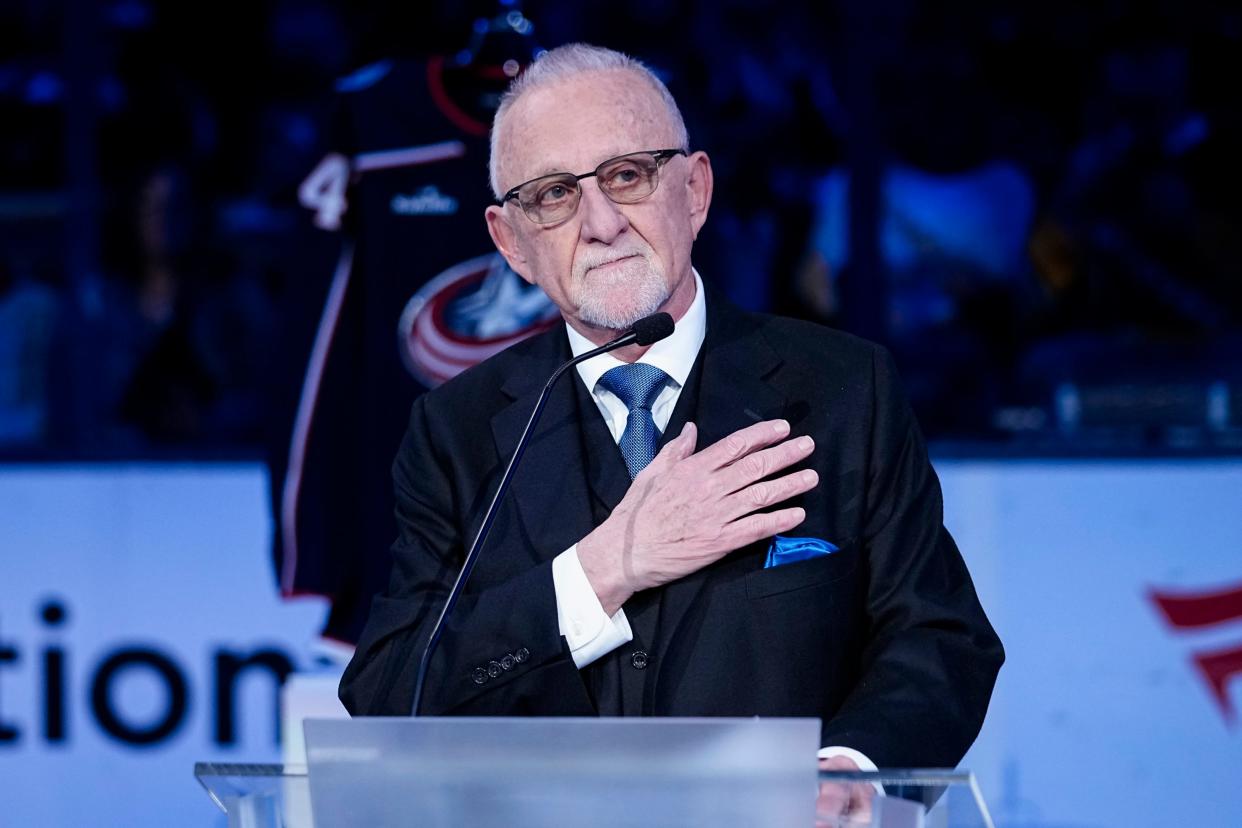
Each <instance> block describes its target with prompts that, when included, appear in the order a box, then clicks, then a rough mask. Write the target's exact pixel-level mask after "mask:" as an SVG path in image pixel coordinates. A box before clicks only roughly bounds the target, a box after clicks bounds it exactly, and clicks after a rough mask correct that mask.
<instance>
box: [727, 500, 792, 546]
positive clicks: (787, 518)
mask: <svg viewBox="0 0 1242 828" xmlns="http://www.w3.org/2000/svg"><path fill="white" fill-rule="evenodd" d="M804 520H806V510H805V509H803V508H802V507H801V506H794V507H791V508H789V509H778V510H776V511H775V512H760V513H758V514H755V515H747V516H746V517H744V518H740V519H738V520H735V521H733V522H732V523H730V524H729V525H728V526H726V527H725V532H726V533H727V535H728V538H729V541H728V546H729V548H730V549H741V548H742V547H743V546H747V545H749V544H752V543H754V542H755V541H757V540H761V539H763V538H769V537H771V536H772V535H779V534H781V533H782V532H788V531H789V530H790V529H793V528H794V527H795V526H797V525H798V524H800V523H802V521H804Z"/></svg>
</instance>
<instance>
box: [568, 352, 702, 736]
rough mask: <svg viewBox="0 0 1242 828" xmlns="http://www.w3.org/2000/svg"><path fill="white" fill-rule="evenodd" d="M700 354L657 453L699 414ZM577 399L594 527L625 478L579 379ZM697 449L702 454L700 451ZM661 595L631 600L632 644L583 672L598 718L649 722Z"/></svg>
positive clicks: (622, 491)
mask: <svg viewBox="0 0 1242 828" xmlns="http://www.w3.org/2000/svg"><path fill="white" fill-rule="evenodd" d="M702 363H703V356H702V349H700V351H699V356H698V358H697V359H696V360H695V363H694V367H693V368H692V369H691V371H690V375H689V376H688V377H687V378H686V384H685V386H684V387H683V388H682V389H681V395H680V396H679V397H678V398H677V404H676V405H675V406H674V407H673V414H672V417H670V418H669V421H668V426H667V427H666V428H665V429H664V432H663V433H662V434H661V435H660V443H659V444H660V447H661V448H662V447H663V446H664V444H665V443H666V442H667V441H668V440H671V439H672V438H674V437H676V436H677V435H678V434H680V433H681V429H682V427H683V426H684V425H685V424H686V422H687V421H688V420H689V419H690V414H691V412H695V411H697V410H698V397H699V376H700V374H701V373H702V370H701V369H702ZM574 387H575V389H576V394H577V399H578V413H579V422H580V423H582V456H583V457H584V458H586V463H585V467H586V475H587V480H586V481H585V483H586V486H587V490H588V491H589V492H590V500H591V513H592V518H593V521H594V524H595V525H596V526H599V525H600V524H601V523H603V522H604V521H605V520H606V519H607V518H608V516H609V515H610V514H611V513H612V510H613V508H614V507H615V506H616V504H617V503H619V502H620V501H621V498H622V497H624V496H625V492H626V489H628V488H629V484H630V475H629V472H628V471H627V469H626V467H625V458H623V457H622V456H621V449H620V448H619V447H618V446H617V442H616V441H615V440H614V439H613V438H612V434H611V433H610V432H609V430H608V424H607V423H605V422H604V418H603V416H602V415H601V414H600V412H599V407H598V406H597V405H596V404H595V400H594V398H593V397H592V396H591V394H590V392H588V391H587V389H586V386H585V384H584V383H583V382H582V380H581V378H580V377H575V378H574ZM699 448H702V446H700V447H699ZM663 593H664V591H663V590H662V589H651V590H646V591H645V592H640V593H638V594H637V595H634V596H632V597H631V598H630V600H628V601H626V602H625V606H624V609H625V617H626V618H627V619H628V620H629V622H630V629H631V630H632V631H633V633H634V639H633V640H632V641H630V642H629V643H628V644H623V645H622V646H620V647H618V648H616V649H615V650H613V651H612V652H610V653H606V654H605V655H603V656H602V657H601V658H599V659H598V660H596V661H594V662H592V663H591V664H589V665H588V666H587V667H586V668H584V669H583V671H582V672H583V679H584V680H585V682H586V685H587V689H588V691H589V692H590V694H591V697H592V698H593V699H594V701H595V707H596V709H597V710H598V711H599V715H601V716H650V715H653V713H654V700H653V698H652V690H653V689H654V686H655V683H654V682H653V681H652V680H651V679H652V677H653V676H654V675H655V671H656V669H657V668H658V666H659V659H660V658H661V655H662V654H661V653H660V652H659V651H658V650H657V649H656V647H655V646H654V645H655V642H656V641H657V639H658V634H659V629H660V604H661V598H662V596H663Z"/></svg>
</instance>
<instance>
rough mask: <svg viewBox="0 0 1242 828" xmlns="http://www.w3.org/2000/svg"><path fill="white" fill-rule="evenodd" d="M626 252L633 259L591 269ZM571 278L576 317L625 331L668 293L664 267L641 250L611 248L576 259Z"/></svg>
mask: <svg viewBox="0 0 1242 828" xmlns="http://www.w3.org/2000/svg"><path fill="white" fill-rule="evenodd" d="M627 254H628V255H632V256H634V258H631V259H627V260H626V261H624V262H619V263H618V264H615V265H612V266H611V267H608V268H604V269H593V268H596V267H598V266H599V265H601V264H604V263H607V262H612V261H615V260H616V259H618V258H620V257H622V256H624V255H627ZM573 277H574V278H573V283H572V288H571V292H570V297H569V298H570V300H571V301H572V302H573V303H574V304H575V305H576V306H577V308H578V318H579V319H581V320H582V321H583V322H586V323H587V324H588V325H596V326H598V327H601V328H607V329H609V330H613V331H624V330H628V329H629V328H630V326H632V325H633V324H634V323H635V322H637V321H638V320H640V319H642V318H643V317H645V316H650V315H651V314H653V313H655V312H656V311H658V310H659V309H660V306H661V305H663V304H664V303H665V302H667V301H668V297H669V295H670V293H669V287H668V280H667V279H666V278H665V273H664V268H663V267H661V266H660V264H659V263H658V262H657V261H655V260H654V259H653V258H651V257H650V256H649V255H648V253H647V251H644V250H633V251H626V252H618V251H615V250H614V251H608V252H607V253H601V254H597V255H594V256H589V257H586V258H583V259H580V260H579V261H578V262H576V263H575V265H574V273H573Z"/></svg>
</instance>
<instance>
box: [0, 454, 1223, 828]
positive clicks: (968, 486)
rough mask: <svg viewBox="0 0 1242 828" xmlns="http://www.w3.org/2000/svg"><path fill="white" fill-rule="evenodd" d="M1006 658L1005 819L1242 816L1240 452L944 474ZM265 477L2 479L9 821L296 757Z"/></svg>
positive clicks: (994, 758)
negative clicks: (279, 721) (207, 764)
mask: <svg viewBox="0 0 1242 828" xmlns="http://www.w3.org/2000/svg"><path fill="white" fill-rule="evenodd" d="M937 468H938V470H939V471H940V474H941V479H942V482H943V484H944V489H945V502H946V510H947V511H946V522H947V523H948V525H949V528H950V529H951V530H952V531H953V533H954V535H955V536H956V538H957V540H958V544H959V546H960V547H961V549H962V552H963V554H964V555H965V557H966V559H967V562H968V563H969V564H970V567H971V571H972V573H973V574H974V577H975V582H976V585H977V587H978V589H979V593H980V596H981V598H982V599H983V602H984V605H985V607H986V608H987V610H988V614H989V615H990V617H991V618H992V620H993V623H994V624H995V626H996V628H997V630H998V631H999V633H1000V635H1001V638H1002V640H1003V641H1004V643H1005V648H1006V651H1007V654H1008V660H1007V662H1006V664H1005V667H1004V668H1003V669H1002V671H1001V675H1000V681H999V683H998V685H997V690H996V695H995V697H994V699H993V704H992V708H991V712H990V713H989V716H988V720H987V722H986V723H985V725H984V730H983V734H982V736H981V737H980V739H979V742H978V743H977V744H976V746H975V748H974V749H973V750H972V751H971V753H970V755H969V756H968V757H967V759H966V760H965V762H963V766H964V767H969V768H972V769H973V770H975V771H976V772H977V773H978V774H979V776H980V781H981V785H982V788H983V792H984V794H985V795H986V797H987V799H988V801H989V803H990V804H991V807H992V811H993V815H994V816H995V817H996V822H997V825H998V826H1000V828H1053V827H1054V826H1055V827H1056V828H1071V826H1072V828H1097V827H1098V828H1111V826H1117V827H1118V828H1121V826H1126V828H1129V826H1134V825H1188V824H1193V825H1196V826H1208V827H1209V828H1212V827H1216V826H1218V827H1219V828H1234V826H1237V825H1239V824H1242V785H1239V784H1238V783H1239V781H1240V780H1242V726H1240V725H1239V715H1238V712H1239V711H1240V710H1242V606H1240V605H1239V602H1240V601H1242V597H1239V596H1242V508H1239V507H1240V506H1242V503H1240V501H1242V462H1236V461H1228V462H1226V461H1202V462H1184V463H1174V462H1132V461H1116V462H1112V461H1110V462H1092V461H1082V462H1059V463H1049V462H998V461H986V462H976V461H969V462H967V461H944V462H940V463H938V464H937ZM269 533H270V519H269V516H268V511H267V499H266V480H265V477H264V475H263V473H262V471H261V469H259V468H258V467H253V466H211V465H207V466H203V465H198V466H190V465H183V466H105V467H99V466H92V467H89V468H72V467H8V468H2V469H0V824H4V825H9V824H12V825H40V826H57V825H63V826H81V825H126V826H165V825H170V824H175V825H186V826H194V825H199V826H218V825H222V824H223V821H222V819H221V818H220V816H219V815H218V812H216V811H215V809H214V806H213V805H212V804H211V803H210V801H209V800H208V798H207V796H206V794H205V793H204V792H203V791H202V790H201V788H199V786H198V784H197V783H196V782H195V781H194V779H193V776H192V768H193V764H194V762H195V761H232V762H269V761H277V760H278V757H279V749H278V746H277V742H276V732H275V727H276V726H275V722H276V716H277V714H276V710H275V708H274V703H275V698H276V693H275V686H276V680H277V678H278V677H279V675H280V674H282V673H283V672H284V671H285V670H286V669H288V668H289V667H291V666H295V667H299V668H301V667H305V666H307V661H308V658H307V655H306V654H307V652H308V649H309V647H310V645H311V644H312V642H313V639H314V637H315V634H316V632H317V631H318V630H319V628H320V625H321V621H322V615H323V612H324V607H323V605H322V604H321V603H319V602H318V601H315V600H299V601H295V602H292V603H282V602H281V601H280V600H279V599H278V598H277V590H276V585H275V580H274V575H273V573H272V570H271V566H270V563H269V559H268V539H269Z"/></svg>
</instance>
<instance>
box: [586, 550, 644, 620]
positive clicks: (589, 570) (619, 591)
mask: <svg viewBox="0 0 1242 828" xmlns="http://www.w3.org/2000/svg"><path fill="white" fill-rule="evenodd" d="M596 532H598V530H596ZM596 532H592V533H591V534H589V535H587V536H586V537H585V538H583V539H582V540H580V541H578V563H579V564H580V565H581V566H582V572H583V574H585V575H586V577H587V581H589V582H590V584H591V589H593V590H594V591H595V597H597V598H599V603H600V606H602V607H603V608H604V612H605V613H606V614H607V615H609V616H611V615H615V614H616V612H617V610H619V609H621V607H622V606H623V605H624V604H625V602H626V601H628V600H630V596H631V595H633V594H634V591H633V590H632V589H629V588H628V586H627V585H626V584H625V581H624V578H622V577H621V573H620V569H619V567H617V566H616V564H615V562H614V561H612V560H609V559H608V558H607V557H606V555H607V553H606V550H605V547H604V546H603V544H602V543H601V542H600V539H599V538H598V537H597V536H596Z"/></svg>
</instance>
